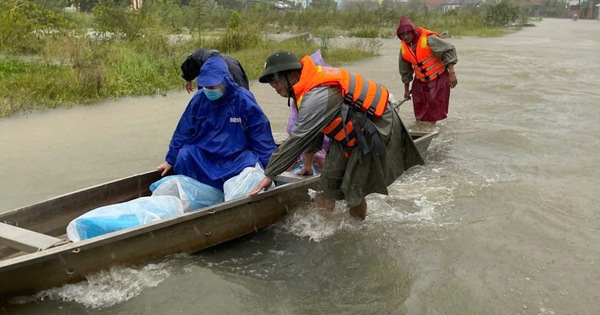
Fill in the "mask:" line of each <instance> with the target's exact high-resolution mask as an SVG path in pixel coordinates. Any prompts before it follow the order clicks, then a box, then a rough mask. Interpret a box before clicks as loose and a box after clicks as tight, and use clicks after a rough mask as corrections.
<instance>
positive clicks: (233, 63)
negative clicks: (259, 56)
mask: <svg viewBox="0 0 600 315" xmlns="http://www.w3.org/2000/svg"><path fill="white" fill-rule="evenodd" d="M212 57H220V58H223V60H224V61H225V63H226V64H227V68H228V69H229V73H230V74H231V76H232V77H233V80H234V81H235V82H236V83H237V84H238V85H239V86H241V87H243V88H245V89H246V90H248V89H250V85H249V84H248V77H247V76H246V72H245V71H244V68H243V67H242V65H241V64H240V62H239V61H238V60H237V59H235V58H233V57H231V56H227V55H223V54H222V53H221V52H220V51H218V50H215V49H197V50H195V51H194V52H193V53H192V54H191V55H189V56H188V57H187V58H186V59H185V61H184V62H183V63H182V64H181V77H182V78H183V79H184V80H185V90H186V91H187V92H188V93H191V92H193V91H194V84H193V82H192V80H194V79H195V78H197V77H198V75H199V74H200V69H201V68H202V65H203V64H204V63H205V62H206V61H207V60H208V59H210V58H212ZM196 83H198V82H196ZM197 86H198V90H201V89H202V86H201V85H200V84H197Z"/></svg>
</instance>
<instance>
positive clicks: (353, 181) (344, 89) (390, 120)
mask: <svg viewBox="0 0 600 315" xmlns="http://www.w3.org/2000/svg"><path fill="white" fill-rule="evenodd" d="M259 81H260V82H261V83H269V84H270V85H271V87H272V88H273V89H275V91H276V92H277V93H278V94H279V95H281V96H283V97H286V98H287V99H288V104H289V103H290V101H291V99H293V100H294V102H295V104H296V106H297V107H298V119H297V121H296V123H295V124H294V126H293V128H292V130H291V134H290V136H289V138H288V139H287V140H286V141H285V142H284V143H283V144H281V145H280V146H279V147H278V148H277V150H275V152H274V153H273V155H272V156H271V159H270V160H269V164H268V165H267V168H266V169H265V176H266V177H265V178H264V179H263V180H262V181H261V182H260V183H259V184H258V185H257V186H256V187H255V188H254V190H252V191H251V192H250V193H249V194H248V195H250V196H251V195H254V194H257V193H259V192H260V191H262V190H267V189H268V188H269V187H270V185H271V183H272V182H273V178H275V176H277V175H278V174H280V173H282V172H283V171H285V170H286V169H287V168H288V167H289V166H290V165H291V164H292V163H294V161H295V160H296V158H297V157H298V155H299V154H300V153H302V152H304V153H305V162H307V161H312V158H313V156H314V153H315V152H317V151H318V150H320V149H321V145H322V143H323V137H324V136H325V135H328V136H330V138H331V142H330V144H329V152H328V153H327V156H326V157H325V164H324V166H323V170H322V172H321V177H320V179H321V187H320V192H319V193H318V194H317V196H316V197H315V203H316V206H317V208H319V209H324V210H328V211H332V210H333V208H334V206H335V200H342V199H344V200H345V201H346V204H347V206H348V208H349V209H350V214H351V215H352V216H354V217H357V218H359V219H363V220H364V219H365V217H366V214H367V204H366V201H365V196H367V195H368V194H370V193H380V194H387V193H388V190H387V186H388V185H390V184H391V183H392V182H394V181H395V180H396V179H397V178H398V177H399V176H400V175H401V174H402V173H403V172H404V171H405V170H406V169H408V168H409V167H411V166H413V165H417V164H422V163H423V159H422V157H421V155H420V153H419V151H418V150H417V148H416V146H415V144H414V142H413V141H412V139H411V137H410V135H409V133H408V131H407V129H406V128H405V127H404V125H403V124H402V121H401V120H400V117H399V116H398V114H397V113H396V111H395V110H394V109H393V107H392V106H391V104H390V101H389V98H388V96H389V92H388V91H387V89H386V88H385V87H383V86H382V85H379V84H377V83H375V82H373V81H371V80H367V79H366V78H364V77H362V76H361V75H358V74H352V73H350V72H348V71H347V70H344V69H338V68H329V67H318V66H316V65H315V63H314V62H313V60H312V59H311V58H310V56H305V57H304V58H302V61H300V60H298V57H296V56H295V55H294V54H293V53H291V52H288V51H279V52H276V53H274V54H272V55H270V56H269V57H268V58H267V61H266V64H265V68H264V70H263V72H262V74H261V76H260V78H259ZM353 83H356V84H355V85H354V86H352V85H353ZM363 86H368V88H367V90H368V91H365V92H367V93H363V92H361V91H362V87H363ZM362 94H365V95H366V97H363V95H362ZM371 106H372V107H371ZM343 126H345V128H344V127H343ZM357 130H359V131H360V132H356V131H357ZM307 165H309V166H307ZM310 165H311V164H310V163H305V164H304V166H303V167H302V169H301V171H300V172H299V174H300V175H310V174H312V170H311V167H310Z"/></svg>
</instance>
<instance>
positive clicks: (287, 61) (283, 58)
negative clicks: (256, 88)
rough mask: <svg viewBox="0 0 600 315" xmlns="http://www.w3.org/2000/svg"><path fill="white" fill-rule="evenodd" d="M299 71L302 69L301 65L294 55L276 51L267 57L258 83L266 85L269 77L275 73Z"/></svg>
mask: <svg viewBox="0 0 600 315" xmlns="http://www.w3.org/2000/svg"><path fill="white" fill-rule="evenodd" d="M300 69H302V64H300V59H298V57H296V55H294V54H293V53H291V52H289V51H278V52H276V53H274V54H272V55H270V56H269V57H267V62H265V69H264V70H263V72H262V74H261V75H260V78H258V81H259V82H260V83H268V82H269V79H270V77H271V76H272V75H274V74H275V73H279V72H284V71H289V70H300Z"/></svg>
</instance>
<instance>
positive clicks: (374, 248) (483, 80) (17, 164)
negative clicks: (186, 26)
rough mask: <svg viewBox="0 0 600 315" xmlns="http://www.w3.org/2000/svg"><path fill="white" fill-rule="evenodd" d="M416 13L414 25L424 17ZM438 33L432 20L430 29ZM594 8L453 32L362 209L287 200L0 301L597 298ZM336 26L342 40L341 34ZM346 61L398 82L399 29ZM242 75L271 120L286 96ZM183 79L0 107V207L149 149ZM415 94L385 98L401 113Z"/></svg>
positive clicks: (289, 305) (381, 305) (305, 306)
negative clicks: (285, 205)
mask: <svg viewBox="0 0 600 315" xmlns="http://www.w3.org/2000/svg"><path fill="white" fill-rule="evenodd" d="M425 27H426V25H425ZM441 31H443V30H441ZM598 34H600V21H597V20H579V21H576V22H574V21H572V20H570V19H546V20H544V21H541V22H537V23H536V26H535V27H529V28H525V29H523V30H521V31H518V32H516V33H513V34H509V35H506V36H503V37H501V38H474V37H461V38H450V39H448V40H449V41H451V42H452V43H453V44H454V45H455V46H456V48H457V51H458V56H459V62H458V64H457V65H456V74H457V77H458V86H457V87H456V88H455V89H454V90H452V96H451V104H450V114H449V117H448V119H446V120H445V121H443V122H442V123H441V124H440V125H441V126H440V131H441V132H440V134H439V135H438V137H437V138H436V139H434V141H433V142H432V144H431V147H430V150H429V152H428V153H427V154H426V155H425V159H426V162H427V164H426V165H424V166H421V167H415V168H413V169H411V170H410V171H408V172H407V173H406V174H405V175H404V176H402V177H401V178H400V179H399V180H398V181H396V182H395V183H394V184H392V186H390V195H389V196H382V195H371V196H369V197H368V199H367V202H368V207H369V213H368V216H367V219H366V221H364V222H363V223H357V222H355V221H353V220H351V219H350V218H349V216H348V214H347V213H346V211H344V207H343V205H338V207H337V209H336V212H335V213H334V214H333V215H332V216H330V217H322V216H319V215H317V214H315V212H313V211H311V209H309V208H306V209H298V211H296V212H295V213H294V214H293V215H290V216H289V217H287V218H286V219H285V220H284V221H282V222H280V223H278V224H276V225H274V226H272V227H270V228H268V229H266V230H264V231H261V232H258V233H255V234H253V235H250V236H248V237H243V238H241V239H239V240H236V241H233V242H230V243H227V244H225V245H222V246H218V247H216V248H214V249H209V250H206V251H204V252H201V253H199V254H195V255H177V256H174V257H168V258H165V259H162V260H159V261H154V262H151V263H147V264H142V265H138V266H130V267H116V268H113V269H111V270H109V271H106V272H102V273H98V274H95V275H92V276H90V278H89V281H88V282H82V283H78V284H74V285H68V286H64V287H61V288H56V289H53V290H49V291H45V292H41V293H40V294H39V295H37V296H33V297H23V298H20V299H18V300H17V301H15V302H19V303H21V304H15V305H11V306H8V308H4V309H0V313H2V312H7V313H6V314H28V315H29V314H257V315H258V314H261V315H262V314H302V315H303V314H415V315H419V314H451V315H464V314H498V315H506V314H532V315H533V314H535V315H559V314H568V315H593V314H598V312H599V310H600V193H599V191H600V137H599V134H600V123H599V122H600V93H599V92H598V89H599V86H600V62H598V53H599V52H600V36H598ZM339 40H340V41H343V40H344V39H339ZM382 42H383V47H382V50H381V55H380V56H378V57H376V58H372V59H369V60H366V61H363V62H359V63H354V64H349V65H346V66H345V68H347V69H350V70H352V71H356V72H360V73H362V74H363V75H365V76H367V77H369V78H372V79H375V80H376V81H379V82H381V83H383V84H384V85H386V86H387V87H389V88H390V90H391V91H392V93H394V94H395V95H402V92H403V90H402V85H401V83H400V76H399V74H398V73H397V62H398V50H399V47H400V44H399V41H398V40H397V39H383V40H382ZM251 91H252V92H253V93H254V94H255V96H256V98H257V100H258V101H259V103H260V104H261V106H262V107H263V108H264V110H265V112H266V113H267V115H268V116H269V117H270V119H271V121H272V126H273V129H274V131H275V132H276V133H278V134H283V133H284V132H285V129H284V128H285V124H286V119H287V115H288V108H287V106H286V101H285V99H283V98H281V97H279V96H277V95H276V94H275V92H274V91H273V90H272V89H271V88H270V87H269V86H268V85H264V84H259V83H258V82H253V83H252V85H251ZM189 99H190V95H189V94H187V93H186V92H177V91H175V92H170V93H168V95H167V96H166V97H162V96H156V97H136V98H124V99H118V100H113V101H108V102H106V103H103V104H99V105H94V106H80V107H74V108H71V109H59V110H48V111H45V112H42V113H29V114H26V115H18V116H16V117H12V118H5V119H0V174H1V175H0V211H8V210H11V209H14V208H17V207H20V206H24V205H28V204H31V203H34V202H38V201H41V200H44V199H47V198H50V197H53V196H57V195H60V194H64V193H68V192H70V191H73V190H76V189H81V188H84V187H87V186H90V185H95V184H98V183H101V182H105V181H108V180H113V179H116V178H120V177H124V176H127V175H131V174H134V173H139V172H144V171H147V170H149V169H152V168H154V167H155V166H157V165H158V164H160V163H161V162H162V161H163V159H164V155H165V153H166V150H167V145H168V142H169V139H170V136H171V134H172V132H173V129H174V128H175V125H176V123H177V121H178V119H179V116H180V115H181V113H182V112H183V109H184V107H185V105H186V104H187V102H188V101H189ZM411 106H412V104H411V103H410V102H407V103H404V104H403V105H402V107H401V109H400V113H401V116H402V118H403V120H404V121H405V123H406V124H407V125H411V124H413V122H414V118H413V112H412V107H411Z"/></svg>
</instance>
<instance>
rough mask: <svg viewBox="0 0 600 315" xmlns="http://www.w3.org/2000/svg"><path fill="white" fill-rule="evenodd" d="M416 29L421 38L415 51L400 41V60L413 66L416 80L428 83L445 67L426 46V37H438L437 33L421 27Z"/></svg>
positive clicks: (444, 69) (442, 71)
mask: <svg viewBox="0 0 600 315" xmlns="http://www.w3.org/2000/svg"><path fill="white" fill-rule="evenodd" d="M418 29H419V31H420V32H421V36H420V37H419V40H418V41H417V44H416V45H415V49H416V51H413V50H412V49H410V47H409V46H408V45H407V44H406V43H405V42H404V41H401V45H402V58H403V59H404V60H406V61H408V62H410V63H411V64H412V65H413V69H414V71H415V77H416V78H417V79H418V80H420V81H423V82H429V81H433V80H435V79H436V78H437V77H438V76H439V75H440V74H442V73H444V71H446V67H445V66H444V63H443V62H442V60H441V59H440V58H438V57H436V56H435V55H434V54H433V51H431V49H430V48H429V45H428V44H427V36H429V35H435V36H439V35H438V33H436V32H434V31H430V30H426V29H424V28H421V27H418Z"/></svg>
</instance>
